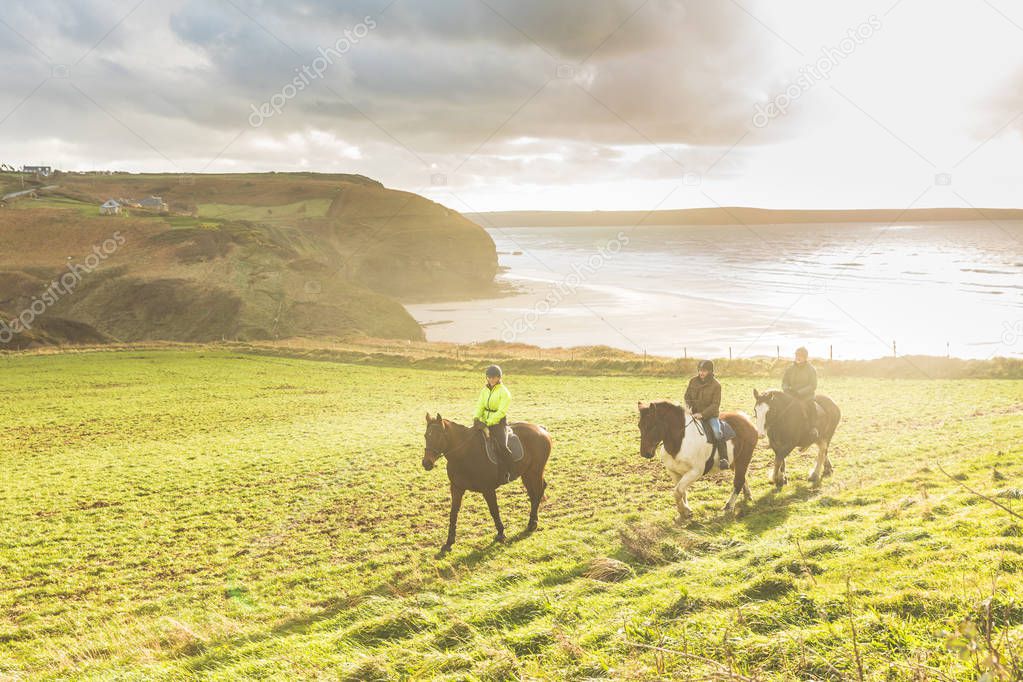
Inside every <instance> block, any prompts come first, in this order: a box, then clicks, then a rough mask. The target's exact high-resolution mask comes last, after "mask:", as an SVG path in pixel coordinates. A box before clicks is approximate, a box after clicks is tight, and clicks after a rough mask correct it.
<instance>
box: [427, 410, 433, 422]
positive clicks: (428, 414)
mask: <svg viewBox="0 0 1023 682" xmlns="http://www.w3.org/2000/svg"><path fill="white" fill-rule="evenodd" d="M431 421H433V420H432V419H430V413H429V412H427V413H426V423H427V424H429V423H430V422H431Z"/></svg>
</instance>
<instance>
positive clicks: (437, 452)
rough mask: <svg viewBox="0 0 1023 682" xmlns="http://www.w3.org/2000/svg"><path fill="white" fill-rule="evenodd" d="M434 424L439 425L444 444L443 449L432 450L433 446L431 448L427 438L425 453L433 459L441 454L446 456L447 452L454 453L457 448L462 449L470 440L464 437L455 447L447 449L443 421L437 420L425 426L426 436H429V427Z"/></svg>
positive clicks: (445, 430)
mask: <svg viewBox="0 0 1023 682" xmlns="http://www.w3.org/2000/svg"><path fill="white" fill-rule="evenodd" d="M435 426H440V429H441V432H442V433H443V435H442V436H441V437H442V438H443V439H444V443H445V445H444V446H443V447H444V449H443V450H434V449H433V448H431V447H430V446H429V440H427V446H426V454H428V455H431V456H432V457H433V458H434V460H437V459H439V458H440V456H441V455H445V456H446V455H447V454H449V453H450V454H455V453H456V452H458V451H459V450H462V449H464V448H466V447H468V446H469V444H470V442H471V441H472V439H471V438H466V439H465V440H464V441H463V442H462V443H461V444H460V445H458V446H457V447H454V448H451V449H448V448H447V442H448V437H447V429H445V428H444V424H443V422H439V421H436V422H431V423H430V425H429V426H428V427H426V436H427V438H429V436H430V429H432V428H433V427H435Z"/></svg>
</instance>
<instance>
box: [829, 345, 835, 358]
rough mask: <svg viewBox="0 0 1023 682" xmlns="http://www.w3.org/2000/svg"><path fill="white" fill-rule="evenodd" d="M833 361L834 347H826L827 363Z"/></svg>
mask: <svg viewBox="0 0 1023 682" xmlns="http://www.w3.org/2000/svg"><path fill="white" fill-rule="evenodd" d="M834 359H835V347H834V346H828V362H832V361H833V360H834Z"/></svg>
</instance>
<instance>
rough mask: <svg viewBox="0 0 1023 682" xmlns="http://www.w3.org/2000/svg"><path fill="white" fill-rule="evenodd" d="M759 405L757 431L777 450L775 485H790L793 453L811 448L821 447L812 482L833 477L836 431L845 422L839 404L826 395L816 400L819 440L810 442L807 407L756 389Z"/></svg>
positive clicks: (783, 395)
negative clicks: (788, 472)
mask: <svg viewBox="0 0 1023 682" xmlns="http://www.w3.org/2000/svg"><path fill="white" fill-rule="evenodd" d="M753 398H754V399H756V401H757V402H756V405H754V406H753V412H754V414H756V417H757V431H758V432H759V433H760V435H761V436H767V441H768V443H769V444H770V446H771V449H772V450H774V469H773V470H772V471H771V482H772V483H774V485H775V487H776V488H777V489H778V490H781V488H782V486H783V485H785V484H786V483H787V482H788V476H787V475H786V474H785V458H786V457H788V456H789V453H791V452H792V451H793V450H798V451H799V452H803V451H805V450H806V449H807V448H809V447H810V446H811V445H816V446H817V461H816V463H815V464H814V466H813V469H811V470H810V482H811V483H813V484H814V485H818V484H820V482H821V479H822V478H824V477H825V476H830V475H831V473H832V471H833V470H834V467H833V466H832V465H831V458H830V457H828V449H829V448H830V447H831V439H832V438H834V437H835V429H837V428H838V423H839V422H840V421H842V411H841V410H840V409H838V405H836V404H835V401H834V400H832V399H831V398H829V397H827V396H826V395H818V396H816V397H815V398H814V402H815V403H816V408H817V434H818V438H817V440H816V441H812V440H810V435H811V434H809V433H807V426H806V417H805V416H804V415H803V408H802V407H801V406H800V405H799V403H798V402H797V401H796V400H795V398H793V397H792V396H790V395H789V394H787V393H784V392H782V391H778V390H771V391H764V392H763V393H761V392H759V391H757V390H756V389H754V390H753Z"/></svg>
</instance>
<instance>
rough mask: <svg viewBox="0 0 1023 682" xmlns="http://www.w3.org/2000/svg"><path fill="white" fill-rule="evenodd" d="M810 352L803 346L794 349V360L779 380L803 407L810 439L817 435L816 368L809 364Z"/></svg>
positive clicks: (782, 386) (784, 389)
mask: <svg viewBox="0 0 1023 682" xmlns="http://www.w3.org/2000/svg"><path fill="white" fill-rule="evenodd" d="M809 358H810V353H809V351H807V350H806V349H805V348H797V349H796V358H795V362H793V363H792V364H791V365H789V367H788V369H786V370H785V376H784V377H783V378H782V380H781V388H782V390H783V391H785V393H788V394H789V395H790V396H792V397H793V398H795V399H796V400H797V401H798V402H799V406H800V407H802V408H803V416H804V417H805V419H806V425H807V430H808V433H809V436H810V440H811V441H816V440H817V439H818V437H819V434H818V433H817V402H816V400H815V398H816V397H817V370H816V369H814V368H813V365H811V364H810V359H809Z"/></svg>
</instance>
